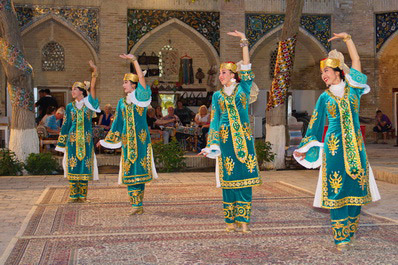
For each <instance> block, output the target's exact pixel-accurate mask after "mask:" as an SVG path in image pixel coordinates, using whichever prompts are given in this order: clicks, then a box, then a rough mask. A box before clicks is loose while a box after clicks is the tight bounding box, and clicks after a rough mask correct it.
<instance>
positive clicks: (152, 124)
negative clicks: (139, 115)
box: [146, 108, 170, 144]
mask: <svg viewBox="0 0 398 265" xmlns="http://www.w3.org/2000/svg"><path fill="white" fill-rule="evenodd" d="M146 115H147V116H146V120H147V122H148V128H149V133H150V134H159V135H162V136H163V143H164V144H167V143H168V142H169V137H170V133H169V132H168V131H166V130H164V131H162V130H161V129H160V127H159V125H157V124H156V121H157V119H156V116H155V109H154V108H148V111H147V113H146Z"/></svg>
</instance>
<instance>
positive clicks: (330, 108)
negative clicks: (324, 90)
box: [326, 101, 337, 118]
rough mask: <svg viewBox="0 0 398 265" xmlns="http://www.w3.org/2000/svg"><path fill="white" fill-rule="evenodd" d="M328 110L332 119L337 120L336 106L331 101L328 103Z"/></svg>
mask: <svg viewBox="0 0 398 265" xmlns="http://www.w3.org/2000/svg"><path fill="white" fill-rule="evenodd" d="M326 108H327V109H328V112H329V115H330V116H331V117H332V118H336V116H337V112H336V104H334V103H333V102H331V101H328V103H326Z"/></svg>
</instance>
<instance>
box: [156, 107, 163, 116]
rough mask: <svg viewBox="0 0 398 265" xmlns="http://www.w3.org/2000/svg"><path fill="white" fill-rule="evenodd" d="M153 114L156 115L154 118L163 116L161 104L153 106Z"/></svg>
mask: <svg viewBox="0 0 398 265" xmlns="http://www.w3.org/2000/svg"><path fill="white" fill-rule="evenodd" d="M155 116H156V119H161V118H162V117H163V113H162V107H161V106H157V107H156V108H155Z"/></svg>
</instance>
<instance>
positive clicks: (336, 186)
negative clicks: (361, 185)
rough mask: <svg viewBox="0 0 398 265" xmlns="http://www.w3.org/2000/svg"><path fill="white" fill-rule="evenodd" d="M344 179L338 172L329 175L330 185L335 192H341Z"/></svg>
mask: <svg viewBox="0 0 398 265" xmlns="http://www.w3.org/2000/svg"><path fill="white" fill-rule="evenodd" d="M342 181H343V177H342V176H341V175H339V173H337V172H333V174H332V175H331V176H330V177H329V183H330V187H331V188H332V189H333V191H334V193H335V194H337V193H338V192H339V190H340V188H341V186H342V185H343V183H342Z"/></svg>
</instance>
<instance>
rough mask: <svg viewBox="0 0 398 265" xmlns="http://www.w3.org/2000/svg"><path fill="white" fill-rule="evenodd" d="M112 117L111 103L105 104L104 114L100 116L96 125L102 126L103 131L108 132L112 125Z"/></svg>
mask: <svg viewBox="0 0 398 265" xmlns="http://www.w3.org/2000/svg"><path fill="white" fill-rule="evenodd" d="M112 117H113V115H112V106H111V104H106V105H105V108H104V114H102V115H101V116H100V118H99V121H98V125H99V126H101V127H102V128H104V130H105V132H108V131H109V130H110V128H111V126H112V122H113V118H112Z"/></svg>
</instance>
